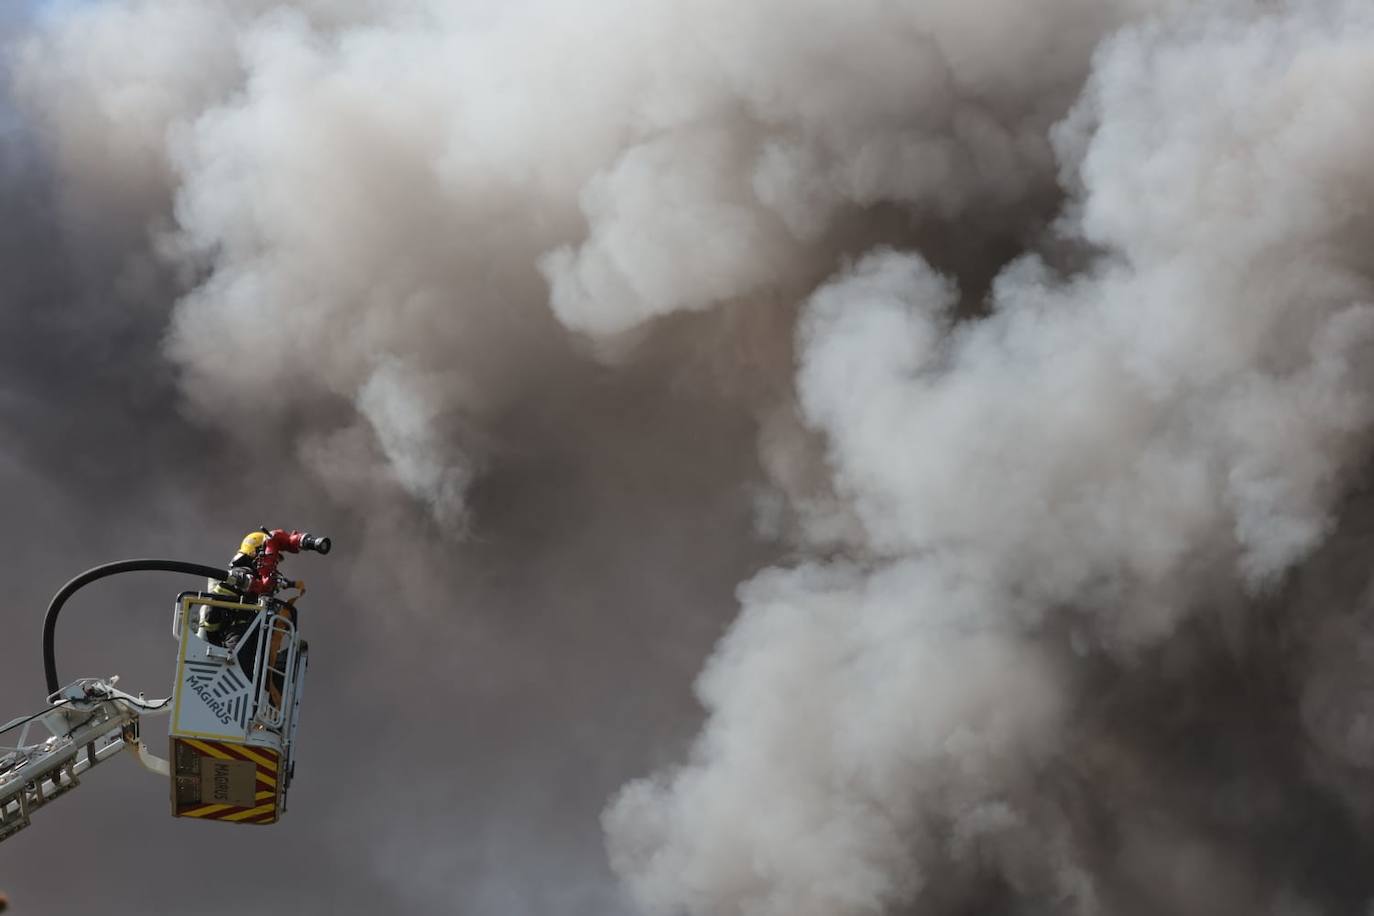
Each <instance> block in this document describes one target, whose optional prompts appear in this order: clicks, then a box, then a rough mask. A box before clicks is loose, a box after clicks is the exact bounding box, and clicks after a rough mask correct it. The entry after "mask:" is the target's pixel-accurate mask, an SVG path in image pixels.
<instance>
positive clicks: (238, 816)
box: [220, 805, 273, 821]
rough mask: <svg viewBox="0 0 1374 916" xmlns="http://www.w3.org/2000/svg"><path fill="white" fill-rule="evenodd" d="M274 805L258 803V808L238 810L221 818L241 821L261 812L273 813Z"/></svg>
mask: <svg viewBox="0 0 1374 916" xmlns="http://www.w3.org/2000/svg"><path fill="white" fill-rule="evenodd" d="M272 808H273V806H272V805H258V806H257V807H256V808H249V809H247V810H246V811H238V812H235V813H234V814H226V815H224V816H223V817H221V818H220V820H222V821H241V820H244V819H245V818H250V817H257V816H258V815H260V814H271V813H272Z"/></svg>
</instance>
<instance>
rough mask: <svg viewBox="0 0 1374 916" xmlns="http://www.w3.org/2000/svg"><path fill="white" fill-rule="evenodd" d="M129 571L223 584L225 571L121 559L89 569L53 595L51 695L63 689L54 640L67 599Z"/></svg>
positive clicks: (48, 638) (48, 620)
mask: <svg viewBox="0 0 1374 916" xmlns="http://www.w3.org/2000/svg"><path fill="white" fill-rule="evenodd" d="M129 572H175V573H186V574H187V575H189V576H202V577H204V578H206V579H218V580H220V581H223V579H224V576H225V570H224V569H223V568H221V567H218V566H206V565H204V564H203V563H187V562H185V561H184V560H120V561H119V562H117V563H104V564H102V565H100V566H97V567H95V568H93V569H88V570H86V571H85V572H83V573H82V574H81V575H79V576H77V577H76V578H75V579H73V580H72V581H70V582H68V583H67V584H66V585H64V586H62V590H61V591H59V592H58V593H57V594H56V595H53V598H52V601H51V602H49V604H48V613H47V616H45V617H44V618H43V674H44V675H45V676H46V677H47V679H48V696H52V695H53V694H54V693H57V691H58V690H59V689H60V688H61V686H62V685H61V684H59V683H58V682H57V658H56V657H55V655H54V654H53V637H54V635H55V634H56V633H57V615H58V614H59V613H61V611H62V605H64V604H66V603H67V599H68V598H70V597H71V596H72V595H74V594H76V593H77V591H79V590H80V589H82V588H84V587H85V586H87V585H90V584H91V583H92V582H95V581H97V580H100V579H104V578H106V577H107V576H117V575H119V574H120V573H129Z"/></svg>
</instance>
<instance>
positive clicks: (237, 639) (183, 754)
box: [0, 538, 329, 842]
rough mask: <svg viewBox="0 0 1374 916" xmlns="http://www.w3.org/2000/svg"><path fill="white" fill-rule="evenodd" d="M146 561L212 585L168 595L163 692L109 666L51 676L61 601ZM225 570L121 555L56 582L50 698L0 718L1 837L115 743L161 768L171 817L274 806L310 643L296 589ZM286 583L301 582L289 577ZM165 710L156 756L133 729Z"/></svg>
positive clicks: (216, 816) (46, 656)
mask: <svg viewBox="0 0 1374 916" xmlns="http://www.w3.org/2000/svg"><path fill="white" fill-rule="evenodd" d="M315 542H316V543H318V544H320V545H322V546H320V547H317V548H315V549H316V550H317V551H318V552H319V553H327V552H328V551H329V540H328V539H327V538H320V539H316V541H315ZM147 570H161V571H169V572H182V573H190V574H194V575H200V576H205V577H206V578H207V579H208V580H209V582H208V585H207V587H208V588H211V589H212V590H210V591H186V592H182V593H181V594H179V595H178V596H177V599H176V604H175V607H174V609H173V614H172V635H173V637H174V638H175V639H176V640H177V664H176V676H175V680H174V682H173V684H172V693H171V695H170V696H168V697H165V698H162V699H152V700H150V699H147V698H145V697H144V695H143V694H138V695H133V694H130V693H126V692H124V691H122V690H120V689H119V688H118V687H117V686H116V685H117V684H118V683H119V677H118V676H117V675H116V676H112V677H110V678H82V679H80V680H77V681H74V682H72V683H70V684H68V685H67V686H65V687H61V688H59V687H58V686H57V685H58V683H59V681H58V678H57V668H56V662H55V660H54V652H53V641H54V633H55V627H56V621H57V615H58V612H59V611H60V610H61V608H62V606H63V604H64V603H65V602H66V600H67V599H68V598H70V597H71V596H72V595H73V594H75V593H76V591H78V590H79V589H80V588H82V587H84V586H86V585H88V584H90V583H91V582H94V581H96V580H98V579H102V578H105V577H107V576H111V575H116V574H119V573H123V572H141V571H147ZM225 575H226V574H225V572H224V571H223V570H220V569H217V568H215V567H208V566H202V565H199V564H193V563H184V562H181V561H174V560H125V561H121V562H118V563H110V564H105V565H104V566H98V567H96V568H95V569H92V570H88V571H87V572H86V573H83V574H82V575H81V576H78V577H77V578H75V579H73V580H72V581H71V582H68V583H67V585H66V586H64V587H63V589H62V590H61V591H59V592H58V593H57V595H56V596H55V597H54V598H53V601H52V603H51V604H50V605H49V607H48V614H47V617H46V619H45V621H44V630H43V660H44V668H45V675H46V678H47V683H48V691H49V692H48V706H47V707H46V708H44V709H42V710H40V711H38V712H35V713H33V714H31V715H27V716H20V717H19V718H16V719H14V720H12V721H10V722H7V723H5V724H3V725H0V842H3V841H4V840H6V839H8V838H10V837H12V836H14V835H15V834H17V833H18V832H19V831H21V830H23V829H24V828H25V827H28V826H29V825H30V823H31V822H32V817H33V814H34V812H36V811H38V810H39V809H41V808H43V807H46V806H47V805H49V804H51V803H52V802H53V801H55V800H56V799H58V798H61V797H62V796H64V795H66V794H67V793H69V792H71V791H72V790H74V789H76V788H77V787H79V786H80V785H81V780H82V777H83V776H84V775H85V774H86V773H87V772H88V771H89V770H91V769H92V768H94V767H96V766H98V765H100V764H101V763H103V762H105V761H106V760H108V759H110V758H111V757H114V756H115V755H117V754H119V753H120V752H121V751H124V750H128V751H131V752H132V753H133V755H134V756H135V758H136V759H137V761H138V762H139V763H140V764H142V765H143V767H144V768H145V769H147V770H149V771H151V772H153V773H156V774H158V775H160V776H162V777H163V778H166V779H168V781H169V795H170V799H171V814H172V815H173V816H174V817H189V818H195V819H200V820H219V821H228V822H232V823H244V824H271V823H275V822H276V821H277V820H278V819H279V818H280V817H281V815H282V813H283V812H285V810H286V794H287V789H288V788H289V787H290V784H291V779H292V776H293V775H294V771H295V760H294V750H295V744H296V728H297V717H298V713H299V711H300V701H301V696H302V692H303V690H304V684H305V672H306V667H307V664H308V660H309V654H308V646H307V644H306V643H305V642H304V641H303V640H302V639H301V638H300V634H299V632H298V630H297V627H296V623H297V613H296V608H295V598H292V599H290V600H288V601H282V600H280V599H278V598H276V597H275V594H272V595H267V596H261V597H258V598H256V599H253V598H252V597H251V596H244V595H240V594H235V593H233V592H232V591H229V590H226V589H225V588H223V587H222V586H221V582H222V581H223V580H224V579H225ZM283 585H289V586H293V587H295V588H297V589H298V590H299V592H303V591H304V586H302V585H301V584H300V583H298V582H297V583H288V582H286V581H285V580H283ZM296 597H297V598H298V597H300V595H299V593H298V594H297V595H296ZM162 715H165V716H168V717H169V725H168V729H167V749H168V756H167V757H165V758H164V757H160V756H158V755H157V754H155V753H153V752H152V750H151V749H150V748H149V747H148V746H147V744H145V743H144V741H143V739H142V737H141V728H142V725H143V722H144V720H145V719H148V718H151V717H154V716H162Z"/></svg>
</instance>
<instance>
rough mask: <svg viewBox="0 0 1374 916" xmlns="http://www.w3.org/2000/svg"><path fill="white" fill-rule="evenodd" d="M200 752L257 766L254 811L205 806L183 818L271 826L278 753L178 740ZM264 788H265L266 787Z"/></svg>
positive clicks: (230, 807) (267, 749)
mask: <svg viewBox="0 0 1374 916" xmlns="http://www.w3.org/2000/svg"><path fill="white" fill-rule="evenodd" d="M177 740H178V741H183V742H185V743H186V744H187V745H189V746H191V747H193V748H195V749H196V751H197V752H199V753H201V754H203V755H206V756H210V757H215V758H218V759H220V760H247V761H249V762H251V763H252V764H253V766H254V768H255V769H254V775H255V776H256V777H257V782H258V791H257V792H256V793H255V794H254V796H253V800H254V801H255V802H257V804H256V805H255V806H254V807H252V808H238V807H235V806H233V805H223V804H214V805H202V806H200V807H196V808H192V809H190V810H188V811H181V812H178V814H179V815H180V816H181V817H196V818H201V819H203V820H214V821H233V822H236V823H241V824H270V823H273V822H274V821H275V820H276V819H277V815H276V807H277V801H276V796H277V792H276V788H277V778H276V773H277V770H278V762H277V755H276V752H275V751H273V750H271V749H270V748H246V747H242V746H240V745H236V744H221V743H219V742H217V741H202V740H198V739H196V738H178V739H177ZM264 786H265V787H266V788H264Z"/></svg>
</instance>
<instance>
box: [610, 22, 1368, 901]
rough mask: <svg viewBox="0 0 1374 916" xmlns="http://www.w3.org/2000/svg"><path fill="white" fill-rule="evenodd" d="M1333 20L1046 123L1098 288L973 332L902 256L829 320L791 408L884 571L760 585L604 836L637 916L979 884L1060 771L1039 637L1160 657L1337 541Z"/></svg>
mask: <svg viewBox="0 0 1374 916" xmlns="http://www.w3.org/2000/svg"><path fill="white" fill-rule="evenodd" d="M1320 13H1321V14H1320V15H1319V14H1318V12H1317V11H1316V10H1307V11H1301V10H1300V11H1295V12H1290V13H1286V14H1276V15H1272V16H1256V15H1254V11H1253V10H1252V9H1248V8H1245V7H1237V8H1235V9H1233V10H1229V11H1226V12H1222V13H1219V14H1213V13H1208V14H1200V13H1197V12H1189V13H1187V14H1184V15H1183V16H1181V17H1180V18H1179V19H1177V20H1169V21H1165V22H1162V23H1156V24H1151V25H1148V26H1142V27H1137V28H1130V29H1127V30H1126V31H1124V32H1123V33H1121V34H1119V35H1117V36H1115V37H1114V38H1112V39H1111V40H1110V41H1109V42H1108V43H1107V44H1106V45H1105V46H1104V48H1103V49H1102V51H1101V52H1100V53H1099V55H1098V57H1097V59H1096V66H1095V69H1094V74H1093V77H1092V80H1091V82H1090V84H1089V86H1088V88H1087V90H1086V92H1085V94H1084V96H1083V98H1082V100H1081V101H1080V102H1079V104H1078V106H1077V107H1076V109H1075V111H1074V112H1073V113H1072V115H1071V116H1070V117H1069V118H1068V119H1067V120H1066V121H1065V122H1064V123H1063V124H1062V125H1061V126H1060V128H1059V129H1058V131H1057V134H1056V136H1057V137H1058V139H1059V141H1060V142H1059V151H1060V155H1061V164H1062V167H1063V170H1064V173H1065V175H1066V176H1067V177H1068V180H1069V181H1070V182H1072V184H1073V185H1074V186H1075V187H1076V188H1077V194H1076V197H1075V201H1074V203H1073V205H1072V206H1071V208H1070V211H1069V215H1068V216H1066V217H1065V219H1064V220H1063V221H1062V222H1061V223H1060V226H1059V229H1060V231H1061V232H1062V233H1065V234H1066V235H1068V236H1069V237H1070V240H1071V241H1072V242H1075V243H1078V244H1081V245H1082V246H1083V247H1084V248H1085V249H1086V250H1089V251H1094V252H1096V253H1094V254H1093V255H1092V259H1091V262H1090V264H1089V265H1088V266H1086V267H1084V268H1081V269H1079V270H1077V271H1075V272H1073V273H1072V274H1069V275H1065V274H1063V273H1061V272H1059V271H1056V270H1054V269H1052V268H1051V267H1049V266H1047V265H1046V264H1045V263H1044V261H1043V260H1042V259H1041V258H1039V257H1038V256H1036V255H1027V256H1025V257H1024V258H1022V259H1019V260H1018V261H1016V262H1015V263H1013V264H1010V265H1009V266H1008V267H1007V268H1006V269H1005V270H1004V271H1003V272H1002V274H1001V275H1000V276H999V277H998V279H997V281H996V283H995V284H994V286H993V289H992V292H991V294H990V296H989V301H988V306H987V307H988V314H987V315H986V316H984V317H981V318H979V319H978V320H975V321H968V322H959V321H957V320H956V315H955V307H956V305H957V302H958V294H957V291H956V290H955V288H954V286H953V284H952V282H951V281H949V280H947V279H945V278H942V277H940V276H938V275H937V274H936V273H935V272H933V271H932V270H931V268H930V267H929V265H928V264H926V263H925V262H924V261H923V260H922V259H921V258H920V257H919V256H918V255H914V254H913V255H904V254H900V253H896V252H887V253H880V254H874V255H871V256H868V257H866V258H865V259H864V260H862V261H861V262H859V263H858V264H857V265H856V266H855V267H854V268H853V270H852V271H851V272H849V273H848V274H847V275H845V276H842V277H840V278H838V279H836V280H835V281H833V282H831V283H830V284H828V285H827V286H826V287H825V288H823V289H821V290H820V291H819V292H818V293H817V294H816V295H815V296H813V297H812V298H811V300H810V302H809V303H808V305H807V306H806V308H805V309H804V311H803V315H802V321H801V324H800V327H799V332H798V358H799V362H800V370H799V375H798V397H799V401H800V407H801V412H802V415H803V417H804V418H805V420H806V421H807V423H808V424H810V425H812V426H814V427H815V428H816V429H819V430H821V431H822V432H824V434H825V437H826V441H827V443H828V453H827V454H828V458H829V462H830V465H831V467H832V469H833V472H834V476H835V484H836V487H837V488H838V490H839V491H840V493H841V494H842V495H843V496H844V497H846V501H847V504H848V505H849V506H851V507H852V508H853V510H854V511H855V512H856V513H857V515H858V518H859V520H860V523H861V526H862V530H863V537H862V544H861V549H860V552H859V554H858V557H857V558H858V559H860V560H862V561H863V565H862V566H861V567H855V566H853V565H851V564H849V563H835V564H832V565H831V566H830V567H828V568H818V567H815V566H810V565H808V566H804V567H802V568H799V569H796V570H793V571H790V572H784V571H777V572H772V573H768V574H766V575H764V576H762V577H760V578H759V579H758V580H756V581H755V582H754V583H751V584H750V585H749V586H747V587H746V588H745V589H743V590H742V592H741V600H742V602H743V604H744V611H743V616H742V618H741V620H740V621H739V622H738V623H737V624H736V626H735V627H734V629H733V631H732V633H731V635H730V636H729V637H728V638H727V639H726V641H725V643H724V644H723V645H722V647H721V648H720V650H719V651H718V653H717V655H716V657H715V658H714V659H713V660H712V662H711V664H710V666H709V667H708V669H707V672H706V674H705V675H704V676H703V679H702V681H701V684H700V693H701V697H702V700H703V702H704V703H705V705H706V706H707V709H708V711H709V712H710V714H711V718H710V721H709V722H708V724H707V726H706V730H705V733H704V734H703V736H702V737H701V739H700V740H699V742H698V744H697V747H696V749H695V751H694V756H693V760H692V761H691V763H689V764H688V765H687V766H686V767H685V768H684V769H682V770H681V771H678V772H674V773H670V774H666V775H665V776H664V777H663V778H662V779H660V780H655V781H650V782H642V783H637V784H635V785H633V786H631V787H629V788H628V789H627V790H626V791H625V792H624V793H623V794H622V796H621V797H620V798H619V799H618V800H617V802H616V803H615V804H614V805H613V806H612V807H611V809H610V810H609V812H608V814H607V818H606V823H607V827H608V830H609V833H610V836H611V850H612V855H613V861H614V862H615V864H616V866H617V868H618V869H619V871H620V872H621V873H622V874H623V875H624V876H625V877H626V878H627V880H628V881H629V883H630V886H631V887H632V889H633V890H634V891H635V893H636V897H637V899H638V900H640V902H641V903H642V904H643V905H644V906H645V907H646V909H647V910H648V911H650V912H662V913H673V912H679V911H686V912H690V913H694V914H707V913H710V914H724V913H741V914H743V913H749V914H778V916H782V914H796V913H806V914H812V913H814V914H851V913H852V914H857V913H871V912H877V911H881V910H882V909H884V908H886V907H887V906H889V905H891V904H892V903H894V902H896V901H907V900H911V899H914V898H915V897H916V896H917V894H918V892H919V891H920V890H921V888H922V884H923V882H924V880H925V879H926V877H927V873H928V872H929V871H932V870H940V869H946V868H956V869H957V868H958V867H960V865H961V864H962V865H966V864H967V861H966V860H967V858H968V856H970V855H971V854H972V853H971V848H970V847H969V845H968V843H967V837H969V836H970V835H984V834H986V835H990V836H991V837H993V838H996V837H998V836H999V835H1004V834H1006V835H1011V836H1017V837H1018V839H1019V842H1017V843H1016V844H1015V845H1014V849H1015V854H1020V855H1025V854H1026V853H1027V847H1026V846H1025V845H1024V841H1025V840H1027V839H1029V838H1028V837H1027V836H1025V835H1024V826H1025V823H1026V821H1027V820H1028V819H1030V817H1031V815H1030V813H1029V812H1028V811H1027V810H1024V809H1023V808H1022V807H1021V806H1022V805H1023V804H1025V796H1024V795H1023V793H1024V788H1023V787H1021V786H1019V785H1018V780H1019V779H1024V778H1025V777H1024V774H1026V773H1029V772H1034V770H1035V768H1036V766H1037V764H1038V763H1039V762H1040V760H1042V759H1043V757H1041V756H1039V755H1045V754H1050V755H1055V754H1061V755H1062V754H1064V753H1065V745H1063V744H1061V743H1060V742H1058V741H1057V740H1056V739H1055V738H1054V734H1055V732H1056V730H1057V729H1058V728H1059V727H1060V718H1061V715H1062V708H1063V706H1064V705H1065V703H1067V702H1068V697H1067V696H1065V695H1064V693H1063V685H1062V683H1061V682H1060V681H1059V680H1057V679H1056V678H1055V677H1054V676H1053V671H1054V668H1053V666H1052V665H1051V664H1049V663H1048V662H1047V660H1046V659H1045V657H1044V655H1043V652H1042V650H1041V648H1040V647H1039V645H1038V644H1037V639H1036V636H1035V634H1037V633H1039V632H1041V631H1042V629H1043V624H1044V622H1045V620H1046V618H1047V617H1048V616H1050V615H1053V614H1062V613H1064V612H1070V613H1072V614H1073V619H1074V620H1075V621H1076V623H1075V626H1076V627H1078V628H1080V633H1079V636H1078V640H1079V644H1080V645H1081V646H1084V647H1095V646H1105V647H1106V648H1108V649H1113V650H1130V649H1134V648H1138V647H1140V646H1141V645H1149V644H1152V643H1154V642H1155V641H1157V640H1160V639H1163V638H1166V637H1167V636H1168V635H1169V634H1170V633H1171V632H1172V631H1173V629H1174V628H1175V626H1176V625H1177V624H1178V621H1179V619H1180V618H1181V617H1183V616H1184V615H1187V614H1189V613H1190V612H1192V611H1193V610H1195V609H1196V605H1197V602H1199V601H1200V600H1204V599H1206V598H1211V599H1213V600H1215V597H1216V593H1215V590H1214V589H1213V587H1212V586H1213V585H1214V583H1215V580H1217V579H1221V580H1231V581H1235V582H1238V583H1239V584H1240V585H1242V586H1244V587H1247V588H1249V589H1250V590H1252V591H1253V590H1255V589H1259V588H1262V587H1264V586H1266V585H1268V584H1271V583H1273V582H1275V581H1276V580H1277V578H1278V577H1279V576H1280V575H1281V574H1282V573H1283V572H1284V571H1285V570H1287V569H1289V568H1290V567H1291V566H1292V565H1293V564H1294V563H1296V562H1297V561H1299V560H1302V559H1304V558H1305V557H1306V556H1308V555H1309V554H1310V552H1311V551H1312V550H1314V549H1315V547H1316V546H1317V545H1318V544H1319V543H1320V542H1321V541H1322V539H1323V537H1324V535H1325V534H1326V533H1327V532H1328V531H1329V530H1330V527H1331V524H1332V516H1331V513H1332V511H1333V507H1334V505H1335V503H1336V501H1337V499H1338V498H1339V497H1340V496H1342V495H1343V493H1344V492H1345V489H1346V488H1347V487H1348V486H1349V484H1350V483H1351V479H1352V475H1353V474H1354V473H1355V472H1357V471H1358V469H1359V468H1360V467H1361V466H1362V464H1363V462H1364V461H1365V460H1366V459H1367V455H1368V445H1369V433H1368V429H1369V424H1370V421H1371V420H1374V370H1372V369H1371V363H1370V358H1369V357H1370V352H1371V350H1370V347H1371V344H1374V307H1371V305H1370V304H1369V295H1370V281H1371V279H1372V278H1371V273H1370V265H1369V264H1368V262H1367V259H1364V258H1363V257H1362V249H1363V247H1364V246H1365V245H1367V243H1368V241H1369V238H1370V233H1369V229H1370V226H1369V225H1368V217H1367V216H1366V215H1365V214H1364V212H1363V211H1364V208H1365V206H1366V202H1368V201H1369V200H1370V199H1371V197H1374V173H1372V172H1371V171H1370V170H1369V168H1368V163H1369V162H1370V161H1371V159H1370V157H1371V155H1374V139H1371V135H1370V134H1369V133H1368V131H1366V130H1365V129H1364V128H1363V126H1362V123H1363V121H1364V118H1363V117H1361V116H1359V115H1357V114H1355V113H1356V112H1369V111H1371V110H1372V109H1374V94H1371V91H1370V89H1369V86H1370V85H1374V84H1371V83H1370V79H1369V78H1370V76H1371V68H1372V67H1374V63H1372V62H1371V61H1374V58H1371V57H1370V52H1371V50H1374V18H1371V14H1370V11H1369V9H1368V8H1367V7H1366V6H1364V5H1358V4H1347V5H1344V6H1339V5H1324V6H1323V7H1322V8H1321V10H1320ZM1246 14H1248V15H1246ZM1203 87H1206V91H1202V88H1203ZM1318 87H1320V88H1319V89H1318ZM1314 92H1317V93H1319V95H1318V96H1317V97H1316V98H1313V93H1314ZM1333 100H1339V102H1335V101H1333ZM1356 201H1358V202H1360V203H1354V202H1356ZM1331 693H1333V691H1332V690H1330V689H1328V690H1326V691H1325V694H1326V695H1327V699H1328V700H1329V699H1330V694H1331ZM1347 712H1348V711H1347ZM1356 721H1357V722H1358V720H1356ZM993 811H995V812H997V813H996V814H995V815H993V814H991V813H990V812H993ZM745 812H747V814H746V813H745ZM1031 836H1034V837H1035V842H1038V843H1043V842H1044V840H1045V837H1044V836H1043V831H1034V832H1032V834H1031ZM983 854H984V855H990V856H991V857H992V859H993V862H994V864H993V867H994V869H997V870H1000V871H1004V872H1008V873H1010V872H1011V871H1012V869H1011V868H1010V867H1009V866H1008V864H1007V863H1006V862H1002V861H998V859H999V857H1001V856H1003V855H1007V853H1006V852H1005V850H998V849H997V847H996V846H994V847H993V851H992V852H991V853H989V852H987V851H985V852H984V853H983ZM1032 855H1033V856H1036V857H1043V858H1044V862H1043V865H1044V867H1045V870H1046V872H1047V873H1049V874H1052V875H1054V876H1055V881H1058V882H1060V883H1061V884H1062V885H1063V886H1060V887H1057V888H1054V889H1053V891H1052V896H1053V897H1055V898H1056V899H1059V900H1060V901H1061V911H1062V910H1063V909H1070V910H1072V911H1082V912H1095V911H1096V904H1095V900H1096V897H1095V895H1094V894H1093V893H1092V892H1091V891H1092V887H1091V884H1090V883H1086V884H1085V883H1084V882H1083V880H1082V875H1083V874H1084V873H1085V871H1084V870H1081V869H1077V868H1074V867H1072V866H1075V865H1077V864H1079V863H1080V862H1083V861H1085V860H1086V852H1085V851H1079V852H1078V853H1076V854H1074V855H1071V856H1069V857H1068V863H1069V865H1068V866H1066V865H1065V864H1064V860H1063V857H1064V856H1065V851H1064V850H1063V849H1060V848H1057V847H1056V846H1055V845H1054V844H1052V843H1051V844H1047V845H1045V846H1044V847H1043V848H1042V849H1040V850H1039V851H1037V852H1034V853H1032ZM1075 859H1077V861H1075ZM951 860H953V861H951ZM960 860H965V861H964V862H962V863H961V861H960ZM921 866H924V868H922V867H921ZM1066 869H1067V870H1066ZM1012 880H1013V881H1015V880H1016V879H1012ZM1020 889H1022V890H1026V888H1024V887H1023V888H1020Z"/></svg>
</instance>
